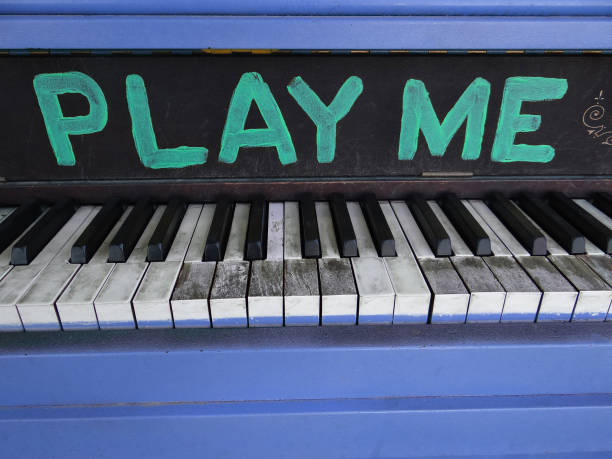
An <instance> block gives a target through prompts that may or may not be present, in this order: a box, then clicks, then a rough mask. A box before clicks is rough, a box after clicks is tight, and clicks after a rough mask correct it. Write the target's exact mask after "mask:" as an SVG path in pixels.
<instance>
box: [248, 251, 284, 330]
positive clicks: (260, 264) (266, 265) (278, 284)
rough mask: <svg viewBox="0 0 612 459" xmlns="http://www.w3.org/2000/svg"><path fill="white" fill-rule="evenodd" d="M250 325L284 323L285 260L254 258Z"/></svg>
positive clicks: (249, 300) (250, 291)
mask: <svg viewBox="0 0 612 459" xmlns="http://www.w3.org/2000/svg"><path fill="white" fill-rule="evenodd" d="M248 305H249V308H248V310H249V326H250V327H271V326H277V327H280V326H282V325H283V261H282V260H254V261H252V262H251V280H250V282H249V296H248Z"/></svg>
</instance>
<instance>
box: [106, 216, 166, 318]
mask: <svg viewBox="0 0 612 459" xmlns="http://www.w3.org/2000/svg"><path fill="white" fill-rule="evenodd" d="M165 210H166V206H159V207H157V209H155V212H154V213H153V216H152V217H151V220H150V221H149V223H148V224H147V226H146V227H145V229H144V231H143V232H142V234H141V236H140V238H139V239H138V242H137V243H136V246H135V247H134V249H133V250H132V253H131V254H130V256H129V258H128V259H127V261H126V262H125V263H117V264H116V265H115V267H114V268H113V270H112V271H111V273H110V275H109V276H108V278H107V279H106V282H105V283H104V285H103V286H102V289H101V290H100V293H98V295H97V296H96V299H95V300H94V306H95V308H96V314H97V316H98V324H99V326H100V328H101V329H107V328H108V329H111V328H135V324H136V323H135V321H134V312H133V310H132V298H133V297H134V294H135V293H136V290H137V289H138V286H139V285H140V281H141V280H142V277H143V276H144V273H145V271H146V270H147V267H148V266H149V263H148V262H147V246H148V244H149V239H151V236H152V235H153V232H154V231H155V228H156V227H157V224H158V223H159V220H160V219H161V217H162V215H163V213H164V211H165Z"/></svg>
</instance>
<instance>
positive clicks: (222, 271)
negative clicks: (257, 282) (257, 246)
mask: <svg viewBox="0 0 612 459" xmlns="http://www.w3.org/2000/svg"><path fill="white" fill-rule="evenodd" d="M248 279H249V262H248V261H222V262H219V263H217V271H216V273H215V280H214V282H213V286H212V291H211V292H210V316H211V320H212V326H213V327H215V328H221V327H246V326H247V325H248V319H247V302H246V300H247V285H248Z"/></svg>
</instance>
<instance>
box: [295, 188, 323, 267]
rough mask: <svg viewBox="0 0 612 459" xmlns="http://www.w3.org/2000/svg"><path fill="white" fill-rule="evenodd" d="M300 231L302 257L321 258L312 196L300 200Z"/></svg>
mask: <svg viewBox="0 0 612 459" xmlns="http://www.w3.org/2000/svg"><path fill="white" fill-rule="evenodd" d="M300 230H301V233H302V257H303V258H321V241H320V240H319V225H318V223H317V213H316V211H315V203H314V201H313V200H312V196H310V195H307V196H303V197H302V199H300Z"/></svg>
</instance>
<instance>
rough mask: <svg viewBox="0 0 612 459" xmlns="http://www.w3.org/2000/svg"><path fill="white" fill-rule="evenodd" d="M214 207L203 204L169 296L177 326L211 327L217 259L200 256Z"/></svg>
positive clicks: (202, 252)
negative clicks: (172, 290)
mask: <svg viewBox="0 0 612 459" xmlns="http://www.w3.org/2000/svg"><path fill="white" fill-rule="evenodd" d="M215 208H216V205H215V204H205V205H204V207H203V208H202V212H201V213H200V217H199V219H198V223H197V225H196V228H195V231H194V233H193V236H192V238H191V242H190V243H189V248H188V249H187V255H185V263H184V264H183V267H182V268H181V272H180V273H179V277H178V279H177V281H176V287H175V289H174V292H173V293H172V298H171V299H170V306H171V307H172V316H173V318H174V326H175V327H176V328H191V327H205V328H208V327H210V312H209V305H208V296H209V295H210V289H211V287H212V281H213V278H214V274H215V269H216V266H217V263H215V262H214V261H211V262H203V261H202V257H203V255H204V247H205V244H206V238H207V237H208V232H209V230H210V225H211V223H212V219H213V215H214V213H215Z"/></svg>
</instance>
